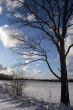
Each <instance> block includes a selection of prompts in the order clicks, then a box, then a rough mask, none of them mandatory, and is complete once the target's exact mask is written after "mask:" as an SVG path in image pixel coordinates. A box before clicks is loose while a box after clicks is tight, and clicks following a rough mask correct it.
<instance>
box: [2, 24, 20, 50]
mask: <svg viewBox="0 0 73 110" xmlns="http://www.w3.org/2000/svg"><path fill="white" fill-rule="evenodd" d="M11 34H14V30H13V29H12V28H11V27H9V26H8V25H4V26H2V27H0V40H1V41H2V43H3V45H4V46H5V47H6V48H10V47H15V46H16V44H17V43H18V41H17V40H14V39H12V38H11Z"/></svg>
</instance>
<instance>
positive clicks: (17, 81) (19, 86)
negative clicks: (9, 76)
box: [11, 71, 24, 96]
mask: <svg viewBox="0 0 73 110" xmlns="http://www.w3.org/2000/svg"><path fill="white" fill-rule="evenodd" d="M13 73H14V75H13V77H14V79H13V80H12V81H11V90H12V92H13V93H14V94H16V95H17V96H22V94H23V86H24V81H23V80H22V79H21V78H22V76H21V73H20V72H19V73H18V72H17V73H16V72H14V71H13Z"/></svg>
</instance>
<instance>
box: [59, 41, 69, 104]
mask: <svg viewBox="0 0 73 110" xmlns="http://www.w3.org/2000/svg"><path fill="white" fill-rule="evenodd" d="M60 65H61V103H64V104H65V105H67V106H68V105H69V104H70V101H69V88H68V77H67V66H66V58H65V46H64V41H61V42H60Z"/></svg>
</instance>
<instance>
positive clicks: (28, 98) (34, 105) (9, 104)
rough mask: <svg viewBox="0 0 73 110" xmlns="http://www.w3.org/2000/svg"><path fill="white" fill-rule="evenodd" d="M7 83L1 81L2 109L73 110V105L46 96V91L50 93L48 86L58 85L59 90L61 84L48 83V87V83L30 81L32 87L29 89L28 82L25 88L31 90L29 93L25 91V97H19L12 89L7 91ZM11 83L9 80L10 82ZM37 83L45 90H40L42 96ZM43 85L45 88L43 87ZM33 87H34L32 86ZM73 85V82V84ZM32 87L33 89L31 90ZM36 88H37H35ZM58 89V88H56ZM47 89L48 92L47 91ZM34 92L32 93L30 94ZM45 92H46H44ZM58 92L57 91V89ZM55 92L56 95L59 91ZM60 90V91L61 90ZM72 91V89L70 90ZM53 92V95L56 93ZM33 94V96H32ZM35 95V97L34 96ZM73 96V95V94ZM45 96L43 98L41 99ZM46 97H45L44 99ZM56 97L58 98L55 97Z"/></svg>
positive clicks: (0, 101)
mask: <svg viewBox="0 0 73 110" xmlns="http://www.w3.org/2000/svg"><path fill="white" fill-rule="evenodd" d="M5 83H6V82H1V81H0V110H73V107H72V106H69V107H66V106H65V105H63V104H60V103H59V102H57V103H56V102H53V101H52V100H49V101H48V100H47V97H46V98H45V96H46V95H47V94H46V93H48V91H47V87H48V86H49V89H50V88H52V86H53V88H54V87H57V90H58V89H59V85H60V84H59V85H57V84H56V85H57V86H56V85H53V84H52V83H51V84H50V85H48V86H47V87H46V86H45V87H44V85H45V84H46V85H47V83H45V82H44V83H43V82H42V83H40V82H36V83H35V82H34V83H33V82H30V84H31V83H32V86H29V88H30V89H28V84H27V83H26V84H25V85H26V87H25V90H26V91H27V90H29V92H28V91H27V92H28V94H27V93H25V92H24V93H25V95H23V97H19V96H16V95H15V94H12V93H11V92H10V91H7V89H6V88H5ZM8 84H9V82H8ZM37 84H39V86H40V88H39V90H40V89H41V90H42V91H43V92H41V90H40V91H39V92H41V93H42V94H41V93H40V94H41V96H40V94H39V92H38V88H37ZM33 85H35V86H33ZM42 86H43V88H45V90H44V89H42ZM32 87H33V88H32ZM71 87H72V84H71ZM31 88H32V91H31ZM34 89H35V90H34ZM36 90H37V92H38V93H37V94H36ZM54 90H56V89H54ZM46 91H47V92H46ZM31 92H32V94H33V93H34V94H33V95H32V94H30V93H31ZM44 92H45V94H44ZM55 92H56V91H55ZM55 92H54V94H56V96H57V95H58V92H56V93H55ZM59 92H60V91H59ZM70 93H71V91H70ZM54 94H53V95H54ZM37 95H38V96H39V98H36V97H37ZM71 95H72V94H71ZM32 96H33V97H32ZM34 96H35V97H34ZM72 97H73V95H72ZM40 98H43V99H40ZM44 98H45V99H44ZM55 99H56V98H55Z"/></svg>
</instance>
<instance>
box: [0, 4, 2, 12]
mask: <svg viewBox="0 0 73 110" xmlns="http://www.w3.org/2000/svg"><path fill="white" fill-rule="evenodd" d="M0 14H2V7H1V6H0Z"/></svg>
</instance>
